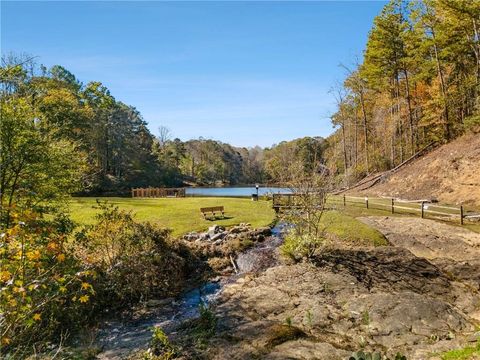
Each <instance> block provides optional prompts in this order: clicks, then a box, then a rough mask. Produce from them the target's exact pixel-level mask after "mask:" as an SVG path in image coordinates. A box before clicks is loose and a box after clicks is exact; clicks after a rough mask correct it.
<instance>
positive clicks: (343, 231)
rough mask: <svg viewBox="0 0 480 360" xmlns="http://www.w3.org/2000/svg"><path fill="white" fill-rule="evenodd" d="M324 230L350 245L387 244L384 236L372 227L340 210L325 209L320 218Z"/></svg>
mask: <svg viewBox="0 0 480 360" xmlns="http://www.w3.org/2000/svg"><path fill="white" fill-rule="evenodd" d="M321 222H322V224H323V225H324V226H325V231H326V232H327V234H330V235H331V236H333V238H335V239H336V240H338V241H341V242H347V243H350V244H352V245H367V246H368V245H373V246H382V245H388V242H387V240H386V239H385V236H383V235H382V233H381V232H380V231H378V230H376V229H374V228H373V227H371V226H369V225H367V224H364V223H362V222H361V221H359V220H357V219H355V218H354V217H352V216H349V215H347V214H345V213H343V212H340V211H334V210H333V211H325V212H324V213H323V215H322V219H321Z"/></svg>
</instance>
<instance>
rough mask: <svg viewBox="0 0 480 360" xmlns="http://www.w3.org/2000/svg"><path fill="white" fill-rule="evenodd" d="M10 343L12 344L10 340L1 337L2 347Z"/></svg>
mask: <svg viewBox="0 0 480 360" xmlns="http://www.w3.org/2000/svg"><path fill="white" fill-rule="evenodd" d="M11 342H12V339H10V338H8V337H3V338H2V341H1V343H2V345H8V344H10V343H11Z"/></svg>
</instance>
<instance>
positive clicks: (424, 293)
mask: <svg viewBox="0 0 480 360" xmlns="http://www.w3.org/2000/svg"><path fill="white" fill-rule="evenodd" d="M415 220H421V219H415ZM415 220H413V219H410V220H407V221H406V219H404V218H398V219H396V220H395V219H394V220H392V221H390V220H389V219H387V220H385V219H383V220H382V219H376V218H373V219H372V218H370V219H368V220H365V221H366V222H367V221H368V222H369V223H370V224H372V225H373V224H375V225H376V227H377V228H378V229H380V230H381V231H382V230H383V233H384V234H385V236H386V237H387V238H388V240H389V242H390V243H391V244H392V245H393V246H384V247H377V248H338V247H337V248H331V249H328V250H325V251H324V252H322V253H321V254H318V255H317V256H316V257H315V258H314V259H312V261H311V263H300V264H293V265H277V266H274V267H271V268H269V269H267V270H266V271H264V272H262V273H256V274H255V273H254V274H247V275H245V276H243V277H242V278H240V279H238V280H237V281H236V282H235V283H233V284H231V285H228V286H226V287H225V289H224V291H223V293H222V295H221V297H220V299H219V301H218V304H217V306H216V308H215V313H216V315H217V318H218V319H219V324H218V329H217V330H218V332H217V335H216V336H215V337H214V338H213V339H212V340H211V346H210V348H209V350H208V352H207V354H201V355H203V356H205V357H207V358H214V359H225V358H232V359H252V358H262V359H328V360H335V359H339V360H340V359H342V360H343V359H347V358H348V357H349V355H351V353H352V352H354V351H358V350H360V349H365V350H366V351H379V352H382V353H384V354H388V355H390V356H392V355H393V356H394V354H396V353H397V352H400V353H402V354H404V355H406V356H407V358H408V359H409V360H410V359H413V360H415V359H427V358H428V359H436V357H435V355H434V354H438V353H440V352H442V351H447V350H451V349H453V348H458V347H463V346H466V345H468V344H475V342H476V341H477V339H480V332H478V323H479V320H480V294H479V288H480V287H479V285H480V282H479V275H478V274H479V271H478V270H479V266H480V263H479V260H478V258H480V256H479V255H480V254H479V253H480V248H479V247H478V241H477V238H478V234H475V233H472V232H468V230H463V229H459V228H458V227H453V226H449V225H443V224H438V223H435V222H433V221H431V222H429V221H426V222H425V221H423V220H421V221H420V223H417V226H415V224H413V223H409V221H415ZM395 222H398V224H400V226H397V225H398V224H397V225H395ZM406 224H408V226H407V227H406V228H405V225H406ZM424 225H425V226H424ZM427 250H428V251H427ZM457 250H461V251H460V252H459V251H457ZM422 255H423V256H422ZM425 255H429V256H430V257H424V256H425ZM442 255H443V257H442ZM473 255H477V256H476V258H475V257H474V256H473ZM285 325H286V326H290V327H292V328H294V329H295V331H294V332H293V333H294V334H297V335H296V336H288V333H287V334H285V336H280V335H278V333H277V331H274V330H273V329H278V328H279V326H285ZM272 339H275V341H273V342H272ZM432 356H433V357H432Z"/></svg>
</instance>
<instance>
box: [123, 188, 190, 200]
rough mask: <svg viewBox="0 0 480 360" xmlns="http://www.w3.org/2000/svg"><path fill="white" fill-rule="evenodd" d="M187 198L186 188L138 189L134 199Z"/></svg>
mask: <svg viewBox="0 0 480 360" xmlns="http://www.w3.org/2000/svg"><path fill="white" fill-rule="evenodd" d="M162 197H185V188H137V189H132V198H162Z"/></svg>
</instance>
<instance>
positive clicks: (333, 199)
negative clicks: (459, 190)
mask: <svg viewBox="0 0 480 360" xmlns="http://www.w3.org/2000/svg"><path fill="white" fill-rule="evenodd" d="M327 204H330V205H332V204H333V205H340V206H344V207H346V206H358V207H364V208H366V209H377V210H385V211H389V212H391V213H392V214H396V213H400V214H415V215H420V216H421V217H422V218H425V217H435V218H440V219H442V220H449V221H452V220H454V221H457V220H458V221H459V222H460V224H462V225H463V224H464V222H465V219H472V220H473V219H475V218H478V217H479V215H478V214H473V213H467V212H466V211H465V209H464V207H463V206H458V207H455V206H445V205H438V204H436V203H432V202H429V201H406V200H397V199H393V198H371V197H370V198H369V197H368V196H365V197H358V196H346V195H330V196H329V197H328V199H327Z"/></svg>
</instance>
